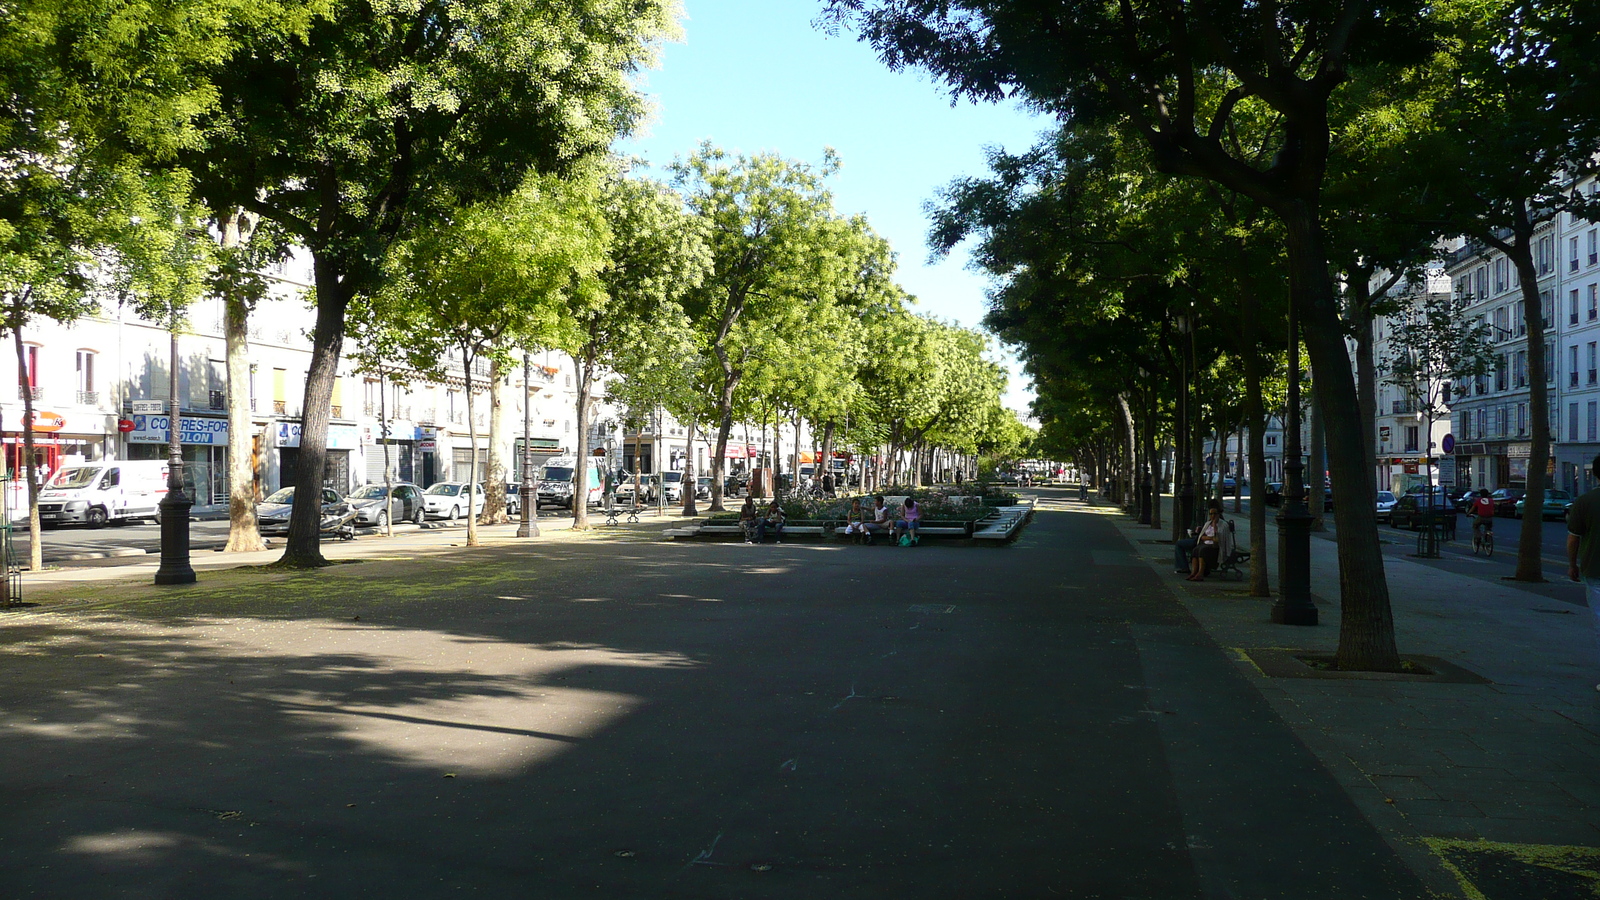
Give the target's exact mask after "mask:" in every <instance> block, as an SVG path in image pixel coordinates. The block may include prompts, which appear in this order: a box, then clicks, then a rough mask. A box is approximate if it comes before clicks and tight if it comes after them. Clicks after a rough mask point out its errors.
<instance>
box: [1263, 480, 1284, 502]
mask: <svg viewBox="0 0 1600 900" xmlns="http://www.w3.org/2000/svg"><path fill="white" fill-rule="evenodd" d="M1261 502H1263V503H1265V504H1266V505H1268V506H1282V505H1283V482H1281V481H1269V482H1267V492H1266V493H1265V494H1263V495H1262V497H1261Z"/></svg>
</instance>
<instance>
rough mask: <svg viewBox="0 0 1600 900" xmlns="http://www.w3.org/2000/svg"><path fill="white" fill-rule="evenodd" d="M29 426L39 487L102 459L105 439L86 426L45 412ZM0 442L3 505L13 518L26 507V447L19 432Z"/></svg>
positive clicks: (6, 435)
mask: <svg viewBox="0 0 1600 900" xmlns="http://www.w3.org/2000/svg"><path fill="white" fill-rule="evenodd" d="M94 418H96V419H103V418H105V417H104V416H96V417H94ZM33 422H34V426H33V460H34V465H35V472H37V474H38V478H39V483H40V484H45V483H47V482H49V480H50V479H51V477H52V476H54V475H55V473H57V472H59V471H61V469H62V468H63V467H65V466H74V465H77V464H79V463H84V462H93V461H95V460H99V459H103V458H104V457H105V452H106V446H107V445H106V436H105V435H104V434H96V433H94V432H90V431H87V430H86V427H87V426H89V425H90V424H91V423H89V422H83V421H73V420H71V419H69V418H67V417H66V416H63V415H61V414H60V413H55V412H51V411H49V410H36V411H35V412H34V417H33ZM94 424H98V423H94ZM69 429H70V430H69ZM0 441H3V447H4V450H5V477H6V479H7V482H6V497H5V502H6V506H7V508H8V509H9V510H10V512H11V515H12V516H13V517H15V516H17V515H20V514H22V513H23V512H25V511H26V510H27V506H28V496H27V485H26V483H25V482H24V481H23V478H24V477H25V476H26V474H27V468H28V455H27V445H26V443H25V440H24V438H23V435H22V432H20V431H6V432H4V434H3V435H0Z"/></svg>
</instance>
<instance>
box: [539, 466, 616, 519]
mask: <svg viewBox="0 0 1600 900" xmlns="http://www.w3.org/2000/svg"><path fill="white" fill-rule="evenodd" d="M602 464H603V461H602V460H601V459H599V458H598V457H597V458H595V459H592V460H590V461H589V465H588V470H589V491H588V502H589V505H590V506H599V505H600V501H601V495H602V493H603V491H604V488H603V487H601V484H600V466H601V465H602ZM577 467H578V459H577V457H574V456H556V457H551V458H550V459H547V460H545V463H544V466H543V467H541V468H540V469H539V487H538V491H537V492H536V493H535V494H534V509H538V508H539V507H541V506H565V507H567V508H568V509H571V508H572V478H573V470H574V469H576V468H577Z"/></svg>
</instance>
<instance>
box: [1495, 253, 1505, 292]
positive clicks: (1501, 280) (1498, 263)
mask: <svg viewBox="0 0 1600 900" xmlns="http://www.w3.org/2000/svg"><path fill="white" fill-rule="evenodd" d="M1505 289H1506V258H1505V257H1504V256H1502V257H1499V258H1498V259H1496V260H1495V261H1494V292H1495V293H1496V294H1498V293H1500V292H1501V291H1504V290H1505Z"/></svg>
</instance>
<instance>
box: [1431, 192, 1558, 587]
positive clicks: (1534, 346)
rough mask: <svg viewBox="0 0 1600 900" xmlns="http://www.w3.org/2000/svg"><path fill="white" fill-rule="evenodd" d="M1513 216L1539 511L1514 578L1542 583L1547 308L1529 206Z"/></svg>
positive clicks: (1525, 529) (1530, 518)
mask: <svg viewBox="0 0 1600 900" xmlns="http://www.w3.org/2000/svg"><path fill="white" fill-rule="evenodd" d="M1515 216H1516V225H1515V231H1516V233H1517V238H1518V239H1517V242H1516V244H1515V245H1514V247H1513V249H1514V250H1516V251H1517V252H1516V253H1515V255H1514V257H1513V260H1514V262H1515V265H1516V267H1517V273H1518V275H1519V276H1520V277H1521V279H1522V306H1523V320H1524V321H1525V322H1526V323H1527V331H1528V427H1529V429H1530V437H1531V441H1530V443H1531V444H1532V446H1531V447H1530V448H1529V451H1528V481H1527V485H1526V490H1527V501H1526V504H1525V505H1526V507H1527V513H1531V512H1533V511H1534V510H1535V509H1538V510H1540V513H1538V514H1534V515H1528V514H1527V513H1524V514H1523V516H1522V535H1521V537H1520V538H1519V539H1518V541H1517V571H1516V574H1514V575H1512V576H1511V577H1512V578H1513V579H1515V580H1517V581H1544V564H1543V560H1542V555H1543V554H1542V552H1541V551H1542V550H1543V545H1542V543H1541V542H1542V541H1543V539H1544V515H1543V510H1544V489H1545V486H1546V481H1545V478H1546V475H1545V466H1546V465H1547V461H1548V460H1549V459H1550V400H1549V389H1548V386H1547V382H1546V381H1545V377H1544V370H1545V353H1544V349H1545V348H1544V304H1543V303H1542V302H1541V300H1540V297H1539V274H1538V272H1536V271H1535V270H1534V267H1533V228H1534V226H1533V223H1532V222H1531V221H1530V220H1529V216H1528V211H1527V207H1526V205H1525V204H1522V203H1519V204H1517V207H1516V212H1515ZM1550 302H1551V308H1552V310H1553V309H1554V304H1555V297H1553V296H1552V297H1551V298H1550ZM1432 437H1433V436H1432V435H1431V434H1430V435H1428V436H1427V437H1425V438H1423V440H1424V441H1430V440H1431V439H1432ZM1428 455H1429V456H1432V455H1433V451H1432V449H1429V451H1428Z"/></svg>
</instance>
